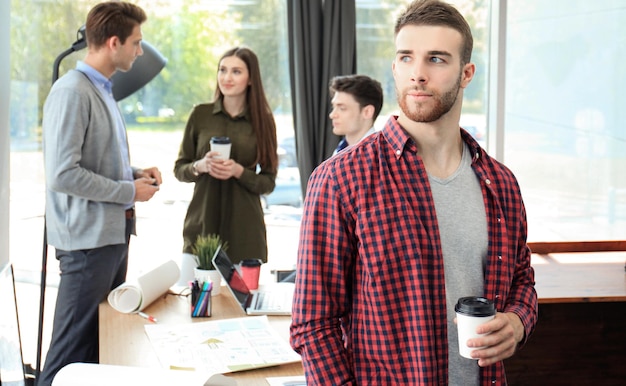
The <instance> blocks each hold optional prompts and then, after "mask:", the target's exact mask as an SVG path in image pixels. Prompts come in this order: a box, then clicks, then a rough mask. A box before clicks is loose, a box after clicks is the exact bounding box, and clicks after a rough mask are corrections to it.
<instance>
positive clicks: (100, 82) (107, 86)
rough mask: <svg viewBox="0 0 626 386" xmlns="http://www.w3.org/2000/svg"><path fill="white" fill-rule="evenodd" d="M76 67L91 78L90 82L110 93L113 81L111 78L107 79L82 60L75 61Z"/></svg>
mask: <svg viewBox="0 0 626 386" xmlns="http://www.w3.org/2000/svg"><path fill="white" fill-rule="evenodd" d="M76 69H77V70H78V71H80V72H82V73H84V74H85V75H87V77H88V78H89V80H91V83H93V84H95V85H96V86H98V87H100V88H102V89H103V90H105V91H106V92H107V93H109V94H111V95H112V93H113V82H111V80H110V79H108V78H107V77H106V76H104V75H102V74H101V73H100V72H99V71H98V70H96V69H95V68H93V67H91V66H90V65H88V64H87V63H85V62H83V61H82V60H79V61H78V62H77V63H76Z"/></svg>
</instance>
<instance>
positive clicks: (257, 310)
mask: <svg viewBox="0 0 626 386" xmlns="http://www.w3.org/2000/svg"><path fill="white" fill-rule="evenodd" d="M213 265H214V266H215V268H216V269H217V270H218V272H219V273H220V275H221V276H222V278H223V279H224V281H225V282H226V287H228V289H229V290H230V292H231V293H232V294H233V296H234V297H235V299H236V300H237V302H238V303H239V305H240V306H241V308H242V309H243V310H244V312H245V313H246V314H248V315H291V302H292V300H293V290H294V287H295V285H294V284H293V283H273V284H270V285H265V286H259V289H258V290H255V291H251V290H249V289H248V287H247V286H246V284H245V282H244V281H243V278H242V277H241V274H240V273H239V271H238V270H237V267H236V266H235V264H233V262H232V261H231V260H230V258H229V257H228V255H227V254H226V253H225V252H224V251H222V250H220V251H219V253H218V254H217V255H215V256H214V257H213Z"/></svg>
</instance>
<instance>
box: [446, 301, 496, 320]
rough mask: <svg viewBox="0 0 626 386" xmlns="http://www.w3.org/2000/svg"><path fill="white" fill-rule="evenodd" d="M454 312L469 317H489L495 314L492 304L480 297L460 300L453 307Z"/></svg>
mask: <svg viewBox="0 0 626 386" xmlns="http://www.w3.org/2000/svg"><path fill="white" fill-rule="evenodd" d="M454 311H456V312H458V313H459V314H464V315H470V316H490V315H494V314H495V313H496V309H495V306H494V304H493V302H492V301H491V300H489V299H487V298H483V297H480V296H468V297H464V298H460V299H459V300H458V301H457V303H456V305H455V306H454Z"/></svg>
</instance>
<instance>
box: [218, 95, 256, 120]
mask: <svg viewBox="0 0 626 386" xmlns="http://www.w3.org/2000/svg"><path fill="white" fill-rule="evenodd" d="M219 113H223V114H225V115H226V116H228V117H230V114H228V113H227V112H226V110H224V105H223V104H222V99H217V100H215V102H214V103H213V115H215V114H219ZM239 118H246V119H248V106H246V107H245V108H244V109H243V111H242V112H241V114H239V115H237V116H236V117H233V119H239Z"/></svg>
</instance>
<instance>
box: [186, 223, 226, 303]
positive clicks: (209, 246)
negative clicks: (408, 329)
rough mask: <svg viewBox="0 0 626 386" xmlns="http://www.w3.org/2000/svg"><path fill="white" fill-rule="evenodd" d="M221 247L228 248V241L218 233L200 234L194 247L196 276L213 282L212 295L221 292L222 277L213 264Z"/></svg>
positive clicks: (199, 279) (197, 278)
mask: <svg viewBox="0 0 626 386" xmlns="http://www.w3.org/2000/svg"><path fill="white" fill-rule="evenodd" d="M220 249H222V250H224V251H226V249H228V242H224V241H222V238H221V237H220V236H219V235H218V234H210V235H206V236H202V235H200V236H198V238H197V239H196V242H195V243H194V245H193V247H192V250H193V254H194V259H195V261H196V268H195V269H194V275H195V278H196V280H198V281H199V282H200V281H202V282H204V281H207V280H210V281H211V282H213V290H212V291H211V294H212V295H218V294H219V293H220V286H221V285H220V282H221V280H222V277H221V276H220V273H219V272H218V271H217V270H216V269H215V267H214V266H213V256H215V255H217V253H218V252H219V250H220Z"/></svg>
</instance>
